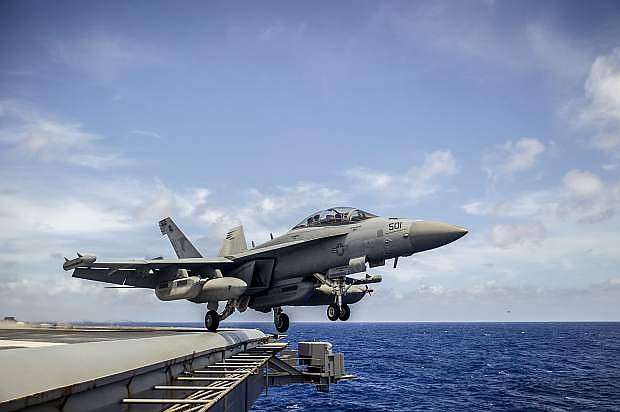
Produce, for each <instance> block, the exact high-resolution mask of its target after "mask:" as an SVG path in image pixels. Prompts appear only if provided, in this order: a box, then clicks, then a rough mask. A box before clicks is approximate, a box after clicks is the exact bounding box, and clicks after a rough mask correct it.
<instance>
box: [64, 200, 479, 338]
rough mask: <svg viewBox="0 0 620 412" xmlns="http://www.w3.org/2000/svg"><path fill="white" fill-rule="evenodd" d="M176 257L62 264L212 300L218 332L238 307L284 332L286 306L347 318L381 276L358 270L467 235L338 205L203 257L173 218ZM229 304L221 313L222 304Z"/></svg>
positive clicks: (87, 274)
mask: <svg viewBox="0 0 620 412" xmlns="http://www.w3.org/2000/svg"><path fill="white" fill-rule="evenodd" d="M159 227H160V229H161V232H162V234H164V235H167V236H168V238H169V240H170V242H171V243H172V246H173V248H174V250H175V252H176V254H177V259H163V258H157V259H150V260H126V261H99V260H97V259H96V257H95V256H90V255H80V254H78V257H77V258H75V259H73V260H68V259H66V258H65V263H64V265H63V268H64V269H65V270H73V271H74V272H73V276H74V277H77V278H82V279H90V280H96V281H100V282H107V283H114V284H119V285H124V286H133V287H139V288H150V289H154V290H155V295H156V296H157V297H158V298H159V299H161V300H166V301H167V300H176V299H187V300H189V301H192V302H195V303H207V304H208V305H207V306H208V309H209V311H208V312H207V314H206V316H205V326H206V327H207V329H209V330H211V331H215V330H216V329H217V328H218V325H219V322H220V320H222V319H225V318H226V317H228V316H230V315H231V314H232V313H234V311H235V310H238V311H240V312H244V311H245V310H246V309H247V308H248V307H250V308H252V309H255V310H257V311H261V312H269V311H271V310H273V315H274V323H275V325H276V328H277V330H278V331H280V332H284V331H286V330H287V329H288V326H289V318H288V316H287V315H286V314H285V313H284V312H283V311H282V307H283V306H317V305H328V307H327V317H328V318H329V319H330V320H332V321H335V320H338V319H340V320H342V321H345V320H347V319H349V316H350V314H351V311H350V308H349V305H350V304H353V303H356V302H359V301H360V300H361V299H362V298H363V297H364V296H365V295H366V293H368V292H370V289H369V288H368V284H371V283H376V282H380V281H381V277H380V276H370V275H366V276H364V277H361V278H359V277H354V276H352V275H355V274H360V273H364V272H366V270H367V268H368V267H371V268H372V267H376V266H382V265H385V262H386V260H388V259H394V267H396V265H397V263H398V258H399V257H402V256H410V255H412V254H413V253H418V252H422V251H425V250H429V249H434V248H437V247H440V246H443V245H446V244H448V243H451V242H453V241H455V240H457V239H459V238H461V237H462V236H464V235H465V234H466V233H467V230H466V229H463V228H461V227H458V226H453V225H450V224H446V223H441V222H431V221H423V220H412V219H401V218H384V217H379V216H376V215H374V214H372V213H368V212H365V211H363V210H360V209H355V208H350V207H334V208H330V209H326V210H323V211H320V212H316V213H313V214H312V215H310V216H308V217H307V218H305V219H304V220H302V221H301V222H299V223H298V224H297V225H295V226H294V227H293V228H292V229H291V230H289V231H288V232H286V233H285V234H283V235H281V236H277V237H275V238H274V237H272V239H271V240H269V241H268V242H265V243H263V244H260V245H258V246H254V247H252V248H251V249H248V247H247V243H246V240H245V235H244V232H243V227H242V226H238V227H235V228H233V229H231V230H230V231H229V232H227V233H226V235H225V238H224V240H223V241H222V245H221V247H220V250H219V253H218V256H214V257H203V256H202V254H201V253H200V252H199V251H198V249H196V248H195V247H194V246H193V245H192V243H191V242H190V241H189V239H187V237H186V236H185V235H184V234H183V232H181V230H180V229H179V228H178V227H177V225H176V224H175V223H174V222H173V221H172V219H171V218H169V217H168V218H165V219H163V220H162V221H160V222H159ZM221 301H225V302H227V303H226V307H225V308H224V310H223V311H222V312H220V313H218V312H217V309H218V303H219V302H221Z"/></svg>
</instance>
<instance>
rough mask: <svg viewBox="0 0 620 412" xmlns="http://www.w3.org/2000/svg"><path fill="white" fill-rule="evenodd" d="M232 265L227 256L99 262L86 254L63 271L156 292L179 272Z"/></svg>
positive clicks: (77, 276) (71, 262)
mask: <svg viewBox="0 0 620 412" xmlns="http://www.w3.org/2000/svg"><path fill="white" fill-rule="evenodd" d="M233 263H234V262H233V261H232V260H230V259H227V258H224V257H209V258H189V259H143V260H116V261H97V260H96V258H95V257H94V256H88V255H84V256H78V257H77V258H76V259H73V260H67V261H66V262H65V263H64V265H63V269H64V270H72V269H73V277H75V278H81V279H89V280H96V281H99V282H106V283H115V284H117V285H128V286H135V287H139V288H151V289H153V288H155V287H156V286H157V284H158V283H159V282H161V281H163V280H168V279H170V278H174V277H175V275H176V270H177V269H189V270H199V269H200V268H204V267H207V266H219V267H221V266H226V265H228V264H233Z"/></svg>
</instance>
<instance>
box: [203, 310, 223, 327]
mask: <svg viewBox="0 0 620 412" xmlns="http://www.w3.org/2000/svg"><path fill="white" fill-rule="evenodd" d="M218 326H220V315H218V313H217V312H216V311H214V310H210V311H208V312H207V314H206V316H205V327H206V328H207V329H208V330H209V331H210V332H215V331H216V330H217V327H218Z"/></svg>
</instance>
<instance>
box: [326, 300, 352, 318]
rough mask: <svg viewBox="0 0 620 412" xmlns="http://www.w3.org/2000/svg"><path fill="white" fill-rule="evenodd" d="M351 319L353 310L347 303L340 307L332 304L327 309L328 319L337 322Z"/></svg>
mask: <svg viewBox="0 0 620 412" xmlns="http://www.w3.org/2000/svg"><path fill="white" fill-rule="evenodd" d="M350 317H351V308H349V305H347V304H346V303H344V304H342V305H340V306H338V305H337V304H335V303H332V304H331V305H329V306H328V307H327V319H329V320H331V321H332V322H333V321H336V320H338V319H340V320H341V321H346V320H349V318H350Z"/></svg>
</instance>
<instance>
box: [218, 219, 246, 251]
mask: <svg viewBox="0 0 620 412" xmlns="http://www.w3.org/2000/svg"><path fill="white" fill-rule="evenodd" d="M246 250H248V245H247V243H246V242H245V234H244V233H243V226H237V227H234V228H232V229H230V230H229V231H228V232H226V236H225V237H224V240H222V247H220V253H219V256H230V255H234V254H235V253H239V252H244V251H246Z"/></svg>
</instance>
